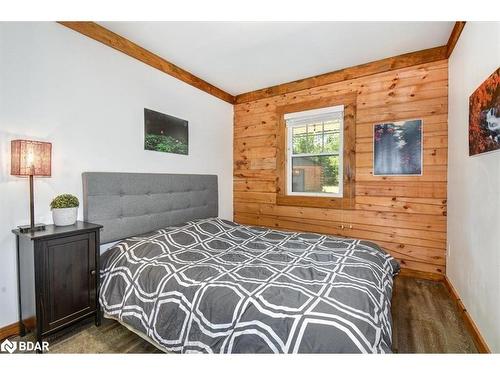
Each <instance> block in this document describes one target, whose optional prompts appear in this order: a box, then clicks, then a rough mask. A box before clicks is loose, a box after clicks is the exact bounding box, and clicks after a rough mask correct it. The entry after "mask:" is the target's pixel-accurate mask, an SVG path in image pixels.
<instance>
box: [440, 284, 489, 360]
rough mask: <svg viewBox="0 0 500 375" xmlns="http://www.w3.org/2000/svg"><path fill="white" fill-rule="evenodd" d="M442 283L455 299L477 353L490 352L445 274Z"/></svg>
mask: <svg viewBox="0 0 500 375" xmlns="http://www.w3.org/2000/svg"><path fill="white" fill-rule="evenodd" d="M443 283H444V285H445V286H446V288H447V289H448V291H449V292H450V294H451V296H452V298H453V299H454V300H455V303H456V304H457V307H458V309H459V311H460V314H461V315H462V318H463V320H464V322H465V325H466V326H467V329H468V330H469V332H470V334H471V336H472V339H473V340H474V344H475V345H476V348H477V350H478V351H479V353H491V350H490V348H489V347H488V344H486V341H485V340H484V338H483V336H482V335H481V332H480V331H479V328H478V327H477V325H476V323H474V320H473V319H472V317H471V316H470V314H469V312H468V311H467V309H466V308H465V305H464V304H463V302H462V300H461V298H460V296H459V295H458V293H457V291H456V289H455V287H454V286H453V284H452V283H451V281H450V279H448V277H447V276H445V277H444V280H443Z"/></svg>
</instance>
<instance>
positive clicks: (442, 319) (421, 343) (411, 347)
mask: <svg viewBox="0 0 500 375" xmlns="http://www.w3.org/2000/svg"><path fill="white" fill-rule="evenodd" d="M392 319H393V332H392V349H393V351H394V352H395V353H477V352H478V351H477V349H476V347H475V344H474V341H473V338H472V336H471V335H470V333H469V331H468V330H467V326H466V325H465V322H464V321H463V319H462V316H461V315H460V313H459V311H458V309H457V306H456V303H455V301H454V300H453V299H452V298H451V296H450V293H449V292H448V290H447V289H446V287H445V285H444V284H443V283H442V282H439V281H430V280H422V279H415V278H412V277H405V276H398V277H396V280H395V284H394V290H393V297H392Z"/></svg>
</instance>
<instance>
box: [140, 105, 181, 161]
mask: <svg viewBox="0 0 500 375" xmlns="http://www.w3.org/2000/svg"><path fill="white" fill-rule="evenodd" d="M188 140H189V131H188V122H187V121H186V120H182V119H180V118H177V117H174V116H170V115H166V114H163V113H160V112H156V111H152V110H151V109H147V108H144V149H145V150H151V151H160V152H170V153H173V154H182V155H187V154H188V146H189V143H188Z"/></svg>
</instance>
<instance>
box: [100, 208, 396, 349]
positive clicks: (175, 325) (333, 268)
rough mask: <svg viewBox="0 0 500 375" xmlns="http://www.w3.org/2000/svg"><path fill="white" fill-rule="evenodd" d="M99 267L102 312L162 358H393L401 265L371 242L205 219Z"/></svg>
mask: <svg viewBox="0 0 500 375" xmlns="http://www.w3.org/2000/svg"><path fill="white" fill-rule="evenodd" d="M101 262H102V263H101V264H102V266H101V280H102V284H101V292H100V302H101V306H102V308H103V310H104V312H105V313H106V314H107V315H109V316H111V317H113V318H115V319H117V320H119V321H121V322H123V323H126V324H127V325H129V326H131V327H132V328H134V329H135V330H137V331H139V332H141V333H143V334H144V335H146V336H147V337H148V338H149V339H150V340H151V341H153V342H155V343H156V344H158V345H160V346H161V347H162V348H165V350H166V351H169V352H179V353H192V352H203V353H389V352H391V336H392V330H391V328H392V327H391V326H392V322H391V296H392V285H393V276H394V275H395V274H396V273H397V272H398V271H399V264H398V263H397V261H395V260H394V259H393V258H392V257H391V256H390V255H388V254H386V253H385V252H384V251H382V250H381V249H380V248H379V247H378V246H377V245H375V244H373V243H370V242H366V241H361V240H356V239H347V238H339V237H332V236H326V235H320V234H312V233H294V232H285V231H278V230H273V229H268V228H259V227H252V226H244V225H239V224H236V223H233V222H231V221H226V220H222V219H218V218H210V219H202V220H195V221H191V222H188V223H185V224H183V225H180V226H173V227H168V228H165V229H161V230H158V231H155V232H151V233H148V234H145V235H142V236H136V237H132V238H129V239H127V240H125V241H122V242H120V243H118V244H116V245H115V246H113V247H112V248H111V249H110V250H108V251H107V252H106V253H105V254H103V256H102V258H101Z"/></svg>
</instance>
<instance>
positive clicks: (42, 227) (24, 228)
mask: <svg viewBox="0 0 500 375" xmlns="http://www.w3.org/2000/svg"><path fill="white" fill-rule="evenodd" d="M18 228H19V232H21V233H30V232H40V231H42V230H45V224H40V223H38V224H35V225H34V226H33V228H32V227H31V226H30V225H20V226H19V227H18Z"/></svg>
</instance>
